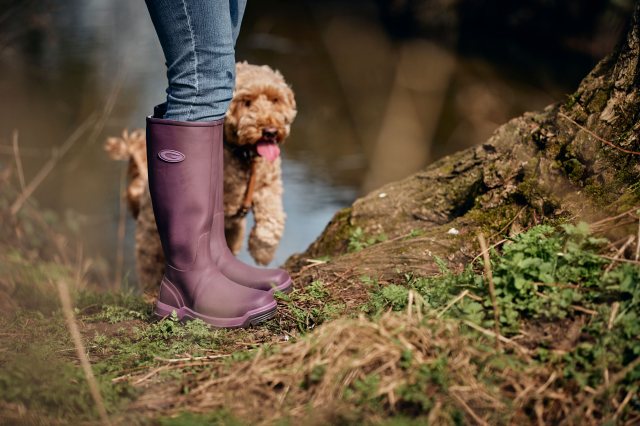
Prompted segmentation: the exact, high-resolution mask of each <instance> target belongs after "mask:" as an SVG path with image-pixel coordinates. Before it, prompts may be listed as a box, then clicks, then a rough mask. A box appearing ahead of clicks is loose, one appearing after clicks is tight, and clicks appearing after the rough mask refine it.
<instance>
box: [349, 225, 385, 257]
mask: <svg viewBox="0 0 640 426" xmlns="http://www.w3.org/2000/svg"><path fill="white" fill-rule="evenodd" d="M386 240H387V236H386V235H385V234H379V235H376V236H367V235H365V233H364V231H363V230H362V228H360V227H357V228H354V229H352V230H351V232H350V233H349V244H348V245H347V250H348V251H349V252H350V253H354V252H357V251H360V250H362V249H364V248H367V247H369V246H372V245H374V244H377V243H381V242H383V241H386Z"/></svg>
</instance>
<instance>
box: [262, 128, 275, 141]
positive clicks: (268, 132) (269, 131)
mask: <svg viewBox="0 0 640 426" xmlns="http://www.w3.org/2000/svg"><path fill="white" fill-rule="evenodd" d="M262 136H264V137H265V138H268V139H275V137H276V136H278V129H276V128H275V127H265V128H264V129H262Z"/></svg>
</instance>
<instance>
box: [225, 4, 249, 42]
mask: <svg viewBox="0 0 640 426" xmlns="http://www.w3.org/2000/svg"><path fill="white" fill-rule="evenodd" d="M246 8H247V0H229V11H230V12H231V27H232V32H233V45H234V46H235V45H236V42H237V41H238V35H239V34H240V26H241V25H242V18H243V16H244V10H245V9H246Z"/></svg>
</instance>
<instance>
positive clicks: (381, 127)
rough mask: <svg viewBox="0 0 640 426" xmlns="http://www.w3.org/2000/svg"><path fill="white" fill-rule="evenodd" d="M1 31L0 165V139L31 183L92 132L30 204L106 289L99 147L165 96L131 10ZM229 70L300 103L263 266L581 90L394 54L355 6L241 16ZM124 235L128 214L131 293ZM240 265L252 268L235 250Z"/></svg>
mask: <svg viewBox="0 0 640 426" xmlns="http://www.w3.org/2000/svg"><path fill="white" fill-rule="evenodd" d="M18 3H19V2H18ZM9 13H10V15H9V16H11V13H12V11H9ZM11 19H23V20H24V21H25V22H29V23H30V28H31V30H30V31H29V32H25V33H22V32H21V31H20V30H19V28H21V25H13V26H11V28H9V29H7V27H5V29H4V30H0V49H1V50H0V67H1V68H0V69H1V70H2V71H1V74H0V94H1V98H0V166H2V165H6V164H8V163H10V162H12V161H13V157H12V155H11V137H12V136H11V135H12V132H13V131H14V129H15V130H17V135H18V140H19V146H20V149H21V153H22V159H23V162H24V167H25V175H26V180H27V181H29V180H30V179H31V178H33V176H34V175H35V174H36V173H37V171H38V170H39V169H40V168H41V167H42V166H43V164H44V163H45V162H46V161H47V159H48V158H49V156H50V154H51V150H52V149H53V148H54V147H57V146H60V145H61V144H63V143H64V142H65V140H67V138H69V136H70V135H72V134H73V133H74V131H75V130H76V129H77V128H78V127H79V126H81V125H82V123H83V122H86V120H87V119H88V118H89V117H94V118H95V119H96V122H95V123H94V124H93V125H92V126H90V128H89V129H88V130H87V131H86V132H84V133H82V135H81V136H80V137H79V138H78V140H77V141H76V142H75V143H74V145H73V146H72V148H71V149H70V150H69V151H68V153H66V155H65V156H64V157H63V158H62V159H61V161H60V162H59V163H58V164H57V165H56V167H55V168H54V169H53V171H52V172H51V174H50V175H49V176H48V177H47V179H46V180H45V181H44V182H43V183H42V184H41V185H40V186H39V187H38V189H37V191H36V192H35V193H34V195H33V197H34V198H35V199H37V200H38V202H39V203H40V204H41V205H42V206H46V207H48V208H51V209H53V210H54V211H57V212H59V213H60V215H62V216H67V217H69V218H71V219H70V220H72V221H73V222H74V223H75V224H76V225H77V226H78V227H79V229H80V231H81V235H82V238H83V242H84V245H85V248H86V251H87V253H89V255H91V256H93V257H96V258H100V259H102V262H98V263H97V264H98V265H100V264H102V265H103V266H102V270H103V277H104V280H105V282H107V283H108V282H109V281H113V271H114V270H115V268H114V265H115V262H116V260H115V259H116V253H117V251H118V246H119V239H118V237H117V229H118V222H119V217H120V214H119V209H120V207H119V205H120V196H119V194H120V185H121V176H122V171H123V168H124V167H125V165H124V164H122V163H118V162H114V161H111V160H110V159H108V157H107V156H106V154H105V153H104V151H103V149H102V145H103V143H104V141H105V139H106V137H108V136H112V135H118V134H120V133H121V132H122V131H123V129H135V128H140V127H143V126H144V118H145V116H146V115H147V114H149V113H150V111H151V109H152V107H153V105H155V104H157V103H160V102H162V101H163V97H164V88H165V84H166V81H165V71H164V60H163V57H162V52H161V50H160V46H159V44H158V41H157V40H156V35H155V33H154V30H153V27H152V25H151V22H150V20H149V18H148V16H147V11H146V8H145V5H144V2H143V1H130V0H110V1H108V2H105V1H100V0H82V1H79V0H77V1H65V2H64V5H59V4H55V3H51V4H48V3H46V4H44V6H42V7H41V8H39V9H37V10H36V11H35V12H34V11H31V10H27V11H24V12H21V11H16V12H15V13H14V16H13V17H12V18H11ZM0 28H1V25H0ZM34 28H35V29H34ZM237 59H238V60H248V61H249V62H251V63H255V64H268V65H270V66H272V67H274V68H277V69H279V70H280V71H281V72H282V73H283V75H284V76H285V78H286V79H287V80H288V82H289V83H290V84H291V85H292V87H293V88H294V90H295V92H296V98H297V102H298V109H299V114H298V117H297V119H296V121H295V123H294V125H293V127H292V133H291V137H290V139H289V140H288V141H287V143H286V145H285V147H284V149H283V173H284V187H285V194H284V203H285V210H286V212H287V216H288V219H287V224H286V230H285V234H284V237H283V239H282V243H281V245H280V247H279V250H278V252H277V255H276V259H275V261H274V262H273V263H274V264H281V263H283V262H284V261H285V259H286V258H287V257H288V256H290V255H291V254H293V253H295V252H300V251H303V250H304V249H305V248H306V247H307V246H308V245H309V244H310V243H311V242H312V241H313V240H314V239H315V238H316V237H317V236H318V235H319V234H320V232H321V231H322V229H323V228H324V227H325V226H326V224H327V222H328V221H329V220H330V218H331V217H332V216H333V214H334V213H335V212H336V211H337V210H338V209H340V208H342V207H345V206H347V205H349V204H351V203H352V202H353V201H354V200H355V199H356V198H357V197H358V196H360V195H362V194H363V193H366V192H367V191H369V190H372V189H374V188H376V187H378V186H380V185H382V184H384V183H385V182H388V181H391V180H395V179H399V178H402V177H405V176H408V175H409V174H411V173H412V172H414V171H416V170H418V169H420V168H421V167H424V166H425V165H426V164H428V163H430V162H432V161H434V160H435V159H437V158H439V157H441V156H443V155H446V154H448V153H451V152H454V151H457V150H459V149H462V148H465V147H468V146H471V145H473V144H477V143H479V142H482V141H483V140H485V139H486V138H487V137H488V136H489V135H490V134H491V132H492V131H493V130H494V129H495V127H497V126H498V125H499V124H501V123H503V122H504V121H506V120H507V119H508V118H510V117H513V116H516V115H518V114H520V113H522V112H523V111H525V110H531V109H537V108H541V107H542V106H544V105H546V104H548V103H551V102H554V101H557V100H561V99H563V96H564V95H563V93H565V92H567V91H570V90H572V89H573V85H575V84H576V83H577V82H578V81H579V80H578V77H579V74H578V75H576V76H574V77H571V78H568V81H569V82H570V83H569V84H567V83H566V82H565V83H563V84H558V83H556V82H555V81H554V80H553V79H547V80H536V78H533V77H532V76H530V75H526V74H522V73H520V74H515V75H514V73H513V72H511V71H510V70H509V67H508V61H507V65H505V64H504V63H503V64H502V65H496V64H492V63H489V62H487V61H486V60H483V59H481V58H474V57H470V56H466V57H460V56H458V55H456V54H455V53H454V52H453V51H451V50H450V49H447V48H445V47H442V46H441V45H439V44H437V43H434V42H431V41H428V40H425V39H403V40H392V39H391V38H390V37H389V36H388V35H387V34H386V32H385V31H384V30H383V28H382V27H381V25H380V24H379V22H378V17H377V12H376V9H375V6H374V2H367V1H355V2H352V3H351V2H349V4H348V6H346V5H345V3H344V2H342V3H340V2H326V4H325V2H304V1H301V2H284V1H266V0H263V1H259V2H258V1H253V2H249V7H248V10H247V14H246V16H245V21H244V25H243V30H242V32H241V36H240V39H239V41H238V46H237ZM133 230H134V222H133V220H132V219H131V218H130V217H129V215H127V222H126V234H125V239H124V253H125V256H124V268H123V274H124V275H125V276H127V277H128V278H127V280H128V281H129V282H135V274H134V271H135V266H134V256H133V253H134V247H133ZM241 257H242V259H243V260H246V261H251V260H250V258H249V256H248V254H247V253H246V250H245V251H244V252H243V253H242V254H241Z"/></svg>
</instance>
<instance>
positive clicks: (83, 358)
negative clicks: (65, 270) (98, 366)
mask: <svg viewBox="0 0 640 426" xmlns="http://www.w3.org/2000/svg"><path fill="white" fill-rule="evenodd" d="M57 287H58V294H59V296H60V302H61V304H62V312H63V314H64V318H65V320H66V322H67V327H68V328H69V333H70V334H71V339H72V340H73V344H74V346H75V347H76V353H77V354H78V358H79V359H80V365H81V367H82V371H83V372H84V375H85V378H86V379H87V384H88V385H89V392H90V393H91V397H92V398H93V401H94V402H95V403H96V408H97V409H98V414H99V415H100V420H101V421H102V423H103V424H105V425H111V421H110V420H109V417H108V416H107V410H106V409H105V406H104V400H103V399H102V395H101V394H100V388H99V387H98V382H97V381H96V378H95V376H94V375H93V370H92V369H91V364H90V363H89V357H88V356H87V353H86V350H85V347H84V344H83V343H82V336H81V335H80V329H79V328H78V324H77V323H76V319H75V315H74V313H73V307H72V304H71V296H70V295H69V287H68V286H67V283H66V282H65V281H64V280H59V281H57Z"/></svg>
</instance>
